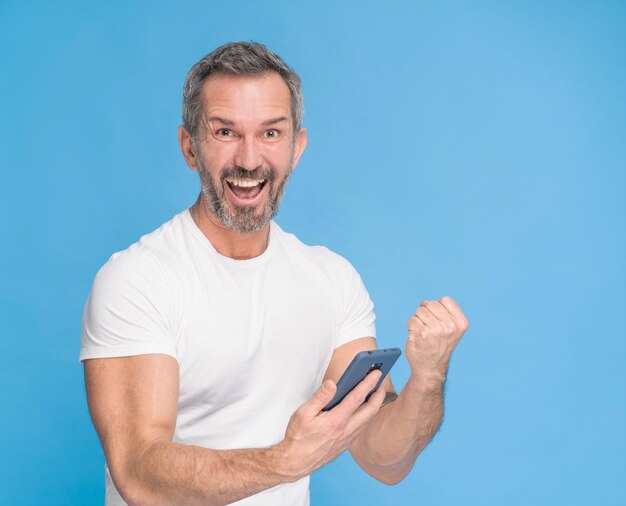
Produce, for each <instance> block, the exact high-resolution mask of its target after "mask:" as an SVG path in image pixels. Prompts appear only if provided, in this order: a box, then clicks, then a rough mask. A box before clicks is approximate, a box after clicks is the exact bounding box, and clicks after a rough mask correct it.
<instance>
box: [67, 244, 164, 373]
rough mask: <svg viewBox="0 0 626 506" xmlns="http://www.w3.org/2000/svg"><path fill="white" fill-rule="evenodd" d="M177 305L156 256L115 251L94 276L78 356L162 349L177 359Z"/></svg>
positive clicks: (143, 353)
mask: <svg viewBox="0 0 626 506" xmlns="http://www.w3.org/2000/svg"><path fill="white" fill-rule="evenodd" d="M173 316H174V306H173V299H172V293H171V290H170V287H169V285H168V283H167V280H166V278H165V275H164V272H163V270H162V269H161V267H160V266H159V264H158V263H157V260H156V259H155V258H154V257H153V256H152V255H151V254H149V253H147V252H143V251H140V250H124V251H122V252H119V253H116V254H114V255H113V256H112V257H111V258H110V259H109V260H108V261H107V263H105V264H104V266H102V268H101V269H100V270H99V271H98V273H97V274H96V277H95V279H94V282H93V286H92V288H91V291H90V293H89V296H88V298H87V303H86V304H85V309H84V311H83V319H82V336H81V349H80V356H79V360H80V361H81V362H82V361H83V360H85V359H90V358H106V357H123V356H131V355H145V354H148V353H163V354H166V355H170V356H172V357H174V358H175V359H177V355H176V347H175V342H174V337H173V335H174V334H173V323H172V322H173Z"/></svg>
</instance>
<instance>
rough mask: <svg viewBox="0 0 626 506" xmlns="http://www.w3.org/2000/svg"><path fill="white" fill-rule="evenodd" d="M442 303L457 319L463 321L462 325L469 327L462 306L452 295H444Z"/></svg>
mask: <svg viewBox="0 0 626 506" xmlns="http://www.w3.org/2000/svg"><path fill="white" fill-rule="evenodd" d="M441 304H442V305H443V307H445V308H446V309H447V310H448V312H449V313H450V314H451V315H452V316H453V317H454V319H455V320H457V321H458V322H459V323H461V326H462V327H465V328H467V327H468V321H467V318H466V317H465V315H464V314H463V311H462V310H461V307H460V306H459V305H458V304H457V302H456V301H455V300H454V299H453V298H452V297H450V296H449V295H446V296H444V297H442V298H441Z"/></svg>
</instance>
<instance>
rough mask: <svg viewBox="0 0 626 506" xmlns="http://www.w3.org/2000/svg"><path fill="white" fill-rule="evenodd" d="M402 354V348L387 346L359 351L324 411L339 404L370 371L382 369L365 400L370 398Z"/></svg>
mask: <svg viewBox="0 0 626 506" xmlns="http://www.w3.org/2000/svg"><path fill="white" fill-rule="evenodd" d="M400 355H402V352H401V351H400V348H385V349H382V350H369V351H362V352H360V353H357V354H356V355H355V357H354V358H353V359H352V362H350V365H349V366H348V367H347V369H346V370H345V371H344V373H343V374H342V375H341V378H339V381H338V382H337V392H336V393H335V396H334V397H333V398H332V400H331V401H330V402H329V403H328V404H327V405H326V407H324V408H323V409H322V411H328V410H329V409H332V408H334V407H335V406H336V405H337V404H339V403H340V402H341V401H342V400H343V398H344V397H345V396H346V395H348V394H349V393H350V391H351V390H352V389H353V388H354V387H355V386H357V385H358V384H359V383H360V382H361V381H362V380H363V379H364V378H365V376H367V375H368V374H369V373H370V372H372V371H373V370H375V369H380V371H381V372H382V376H381V377H380V379H379V380H378V383H377V384H376V386H375V387H374V388H373V389H372V390H371V392H370V393H369V394H367V397H366V398H365V401H366V402H367V399H369V397H370V395H372V394H373V393H374V392H375V391H376V389H378V387H379V386H380V384H381V383H382V382H383V380H384V379H385V376H387V374H389V371H390V370H391V368H392V367H393V364H395V363H396V360H398V357H399V356H400Z"/></svg>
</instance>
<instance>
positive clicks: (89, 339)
mask: <svg viewBox="0 0 626 506" xmlns="http://www.w3.org/2000/svg"><path fill="white" fill-rule="evenodd" d="M374 319H375V317H374V311H373V304H372V302H371V300H370V297H369V295H368V293H367V290H366V289H365V286H364V285H363V282H362V281H361V278H360V277H359V275H358V273H357V272H356V271H355V270H354V268H353V267H352V265H350V263H349V262H348V261H347V260H345V259H344V258H343V257H341V256H339V255H337V254H335V253H333V252H332V251H330V250H329V249H328V248H325V247H323V246H307V245H305V244H303V243H302V242H300V241H299V240H298V239H297V238H296V237H295V236H294V235H293V234H289V233H286V232H284V231H283V230H282V229H281V228H280V227H279V226H278V225H277V224H276V223H275V222H274V221H272V222H271V226H270V234H269V244H268V247H267V249H266V250H265V251H264V252H263V253H262V254H261V255H260V256H258V257H255V258H251V259H248V260H234V259H232V258H228V257H225V256H223V255H220V254H219V253H218V252H217V251H216V250H215V248H214V247H213V245H212V244H211V242H210V241H209V240H208V239H207V238H206V237H205V236H204V234H203V233H202V232H201V231H200V229H199V228H198V227H197V225H196V224H195V222H194V221H193V218H192V217H191V214H190V213H189V210H187V209H186V210H185V211H183V212H181V213H179V214H177V215H176V216H174V218H172V219H171V220H170V221H168V222H166V223H164V224H163V225H162V226H161V227H159V228H158V229H157V230H155V231H154V232H152V233H150V234H147V235H145V236H143V237H142V238H141V239H140V240H139V241H138V242H136V243H134V244H133V245H131V246H130V247H129V248H127V249H125V250H123V251H120V252H117V253H115V254H113V255H112V256H111V258H110V259H109V260H108V261H107V262H106V263H105V264H104V266H103V267H102V268H101V269H100V270H99V271H98V273H97V275H96V277H95V280H94V283H93V287H92V289H91V292H90V294H89V298H88V299H87V303H86V306H85V310H84V314H83V326H82V329H83V330H82V344H81V351H80V360H81V361H82V360H85V359H90V358H103V357H119V356H129V355H142V354H146V353H163V354H166V355H170V356H172V357H174V358H175V359H176V360H177V361H178V365H179V385H180V386H179V391H180V392H179V399H178V414H177V419H176V429H175V432H174V438H173V440H174V442H176V443H181V444H190V445H198V446H202V447H206V448H212V449H234V448H260V447H268V446H272V445H274V444H277V443H279V442H280V441H282V439H283V438H284V435H285V429H286V427H287V423H288V422H289V418H290V417H291V415H292V414H293V412H294V411H295V410H296V409H297V408H298V407H299V406H300V405H301V404H303V403H304V402H305V401H306V400H308V399H309V398H310V396H311V395H312V394H313V392H314V391H315V389H316V388H317V387H318V386H319V385H320V384H321V381H322V378H323V376H324V373H325V371H326V368H327V367H328V364H329V362H330V358H331V355H332V353H333V350H334V349H335V348H337V347H338V346H341V345H342V344H344V343H346V342H348V341H351V340H352V339H356V338H360V337H366V336H371V337H376V330H375V325H374ZM105 479H106V504H107V506H111V505H123V504H125V503H124V501H123V500H122V498H121V497H120V495H119V493H118V492H117V490H116V489H115V486H114V485H113V482H112V481H111V477H110V474H109V470H108V468H105ZM236 504H241V505H276V504H285V505H308V504H309V477H308V476H307V477H305V478H302V479H301V480H298V481H297V482H295V483H287V484H280V485H277V486H275V487H272V488H270V489H267V490H265V491H263V492H260V493H258V494H255V495H253V496H250V497H247V498H245V499H243V500H241V501H238V502H237V503H236Z"/></svg>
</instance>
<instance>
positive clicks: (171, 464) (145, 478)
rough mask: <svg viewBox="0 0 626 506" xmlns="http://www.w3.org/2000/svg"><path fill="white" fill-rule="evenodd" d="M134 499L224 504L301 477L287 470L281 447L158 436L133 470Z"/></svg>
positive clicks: (130, 493) (130, 487)
mask: <svg viewBox="0 0 626 506" xmlns="http://www.w3.org/2000/svg"><path fill="white" fill-rule="evenodd" d="M128 474H129V479H128V481H127V484H128V487H127V488H126V490H125V491H126V492H127V495H128V496H129V497H128V498H126V499H127V501H128V500H129V499H130V504H138V505H143V504H149V505H155V504H159V505H161V504H162V505H169V504H185V505H195V504H198V505H200V504H201V505H203V506H206V505H218V504H219V505H221V504H228V503H231V502H234V501H236V500H239V499H243V498H244V497H248V496H250V495H253V494H256V493H258V492H261V491H263V490H265V489H268V488H270V487H273V486H275V485H278V484H279V483H283V482H288V481H294V480H295V478H296V477H292V476H287V475H286V474H285V473H283V472H282V456H281V454H280V452H279V451H278V450H277V447H270V448H252V449H241V450H211V449H207V448H202V447H199V446H190V445H182V444H177V443H172V442H169V441H159V442H156V443H154V444H152V445H151V446H149V447H148V448H147V449H146V450H145V451H143V453H142V454H141V455H140V457H138V458H137V459H136V460H135V461H134V463H133V465H132V466H131V468H130V469H129V473H128Z"/></svg>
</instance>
